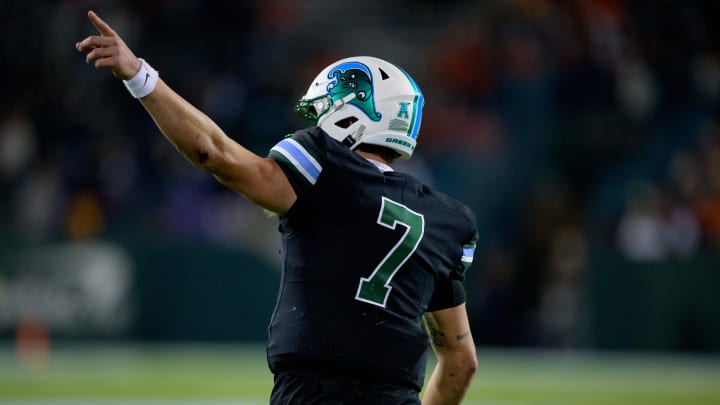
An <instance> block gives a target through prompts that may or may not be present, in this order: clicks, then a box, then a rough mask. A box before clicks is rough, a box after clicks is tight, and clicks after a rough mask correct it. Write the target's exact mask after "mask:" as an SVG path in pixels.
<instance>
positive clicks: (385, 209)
mask: <svg viewBox="0 0 720 405" xmlns="http://www.w3.org/2000/svg"><path fill="white" fill-rule="evenodd" d="M377 223H378V224H379V225H381V226H384V227H386V228H390V229H393V230H394V229H395V228H396V227H397V226H398V224H400V225H401V226H403V227H405V233H403V235H402V237H400V240H399V241H398V242H397V243H396V244H395V246H393V247H392V249H390V251H389V252H388V253H387V254H386V255H385V257H384V258H383V259H382V261H381V262H380V264H378V265H377V267H375V270H374V271H373V272H372V274H370V276H369V277H367V278H366V277H361V278H360V285H359V286H358V289H357V293H356V294H355V299H356V300H358V301H362V302H367V303H368V304H373V305H377V306H380V307H383V308H384V307H385V304H386V303H387V299H388V296H389V295H390V290H392V287H391V286H390V281H391V280H392V278H393V277H394V276H395V273H397V271H398V270H399V269H400V267H402V265H403V264H405V262H406V261H407V260H408V258H410V255H412V254H413V253H414V252H415V250H416V249H417V247H418V245H419V244H420V240H422V237H423V234H424V233H425V217H424V216H423V215H422V214H419V213H417V212H415V211H413V210H411V209H410V208H408V207H406V206H404V205H402V204H400V203H398V202H395V201H393V200H391V199H389V198H387V197H383V198H382V204H381V205H380V213H379V214H378V219H377Z"/></svg>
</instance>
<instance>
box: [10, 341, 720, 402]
mask: <svg viewBox="0 0 720 405" xmlns="http://www.w3.org/2000/svg"><path fill="white" fill-rule="evenodd" d="M478 358H479V362H480V369H479V370H478V373H477V375H476V377H475V379H474V381H473V384H472V388H471V390H470V392H469V394H468V397H467V400H466V401H465V403H466V404H475V405H520V404H526V405H532V404H555V405H561V404H566V405H570V404H633V405H634V404H655V405H661V404H681V405H706V404H707V405H711V404H712V405H718V404H720V358H718V357H707V356H705V357H703V356H693V357H688V356H682V357H679V356H674V357H673V356H651V355H627V354H625V355H618V354H604V355H600V354H593V353H588V354H577V353H575V354H571V353H560V352H528V351H507V352H499V351H480V352H479V354H478ZM271 382H272V379H271V376H270V374H269V372H268V371H267V367H266V365H265V357H264V352H263V349H262V347H260V346H167V345H163V346H138V347H132V346H127V347H117V346H112V347H108V346H90V347H87V346H85V347H73V348H63V349H54V350H53V351H52V352H51V353H50V355H49V357H48V359H47V361H45V362H42V361H41V362H36V363H33V362H30V363H27V364H24V363H23V362H21V361H19V360H18V356H16V354H15V352H14V351H13V350H12V348H11V347H8V346H6V347H4V348H2V349H0V404H3V405H16V404H17V405H20V404H23V405H57V404H63V405H65V404H83V405H86V404H112V405H145V404H153V405H199V404H210V405H226V404H237V405H255V404H263V403H267V398H268V395H269V392H270V388H271Z"/></svg>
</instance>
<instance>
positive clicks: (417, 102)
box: [398, 66, 425, 139]
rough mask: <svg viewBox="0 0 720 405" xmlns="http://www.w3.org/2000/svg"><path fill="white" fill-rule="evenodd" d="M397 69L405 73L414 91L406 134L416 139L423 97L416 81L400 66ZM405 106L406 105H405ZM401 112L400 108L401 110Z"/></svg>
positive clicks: (420, 119)
mask: <svg viewBox="0 0 720 405" xmlns="http://www.w3.org/2000/svg"><path fill="white" fill-rule="evenodd" d="M398 69H400V71H401V72H403V74H404V75H405V77H406V78H407V79H408V81H409V82H410V84H411V85H412V87H413V90H414V91H415V97H414V98H413V102H412V104H413V108H412V117H410V123H409V125H408V128H407V136H409V137H410V138H412V139H417V136H418V132H419V131H420V123H421V122H422V109H423V105H424V104H425V97H424V96H423V94H422V92H421V91H420V88H419V87H418V85H417V83H415V80H413V78H412V77H410V75H409V74H408V73H407V72H406V71H405V70H404V69H402V68H401V67H399V66H398ZM406 108H407V106H406ZM401 112H402V110H401ZM398 116H400V113H398Z"/></svg>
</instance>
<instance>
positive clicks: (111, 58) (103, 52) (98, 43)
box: [75, 11, 140, 80]
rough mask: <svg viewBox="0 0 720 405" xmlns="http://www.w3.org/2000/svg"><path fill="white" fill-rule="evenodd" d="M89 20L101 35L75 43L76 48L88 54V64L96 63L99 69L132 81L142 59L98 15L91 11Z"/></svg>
mask: <svg viewBox="0 0 720 405" xmlns="http://www.w3.org/2000/svg"><path fill="white" fill-rule="evenodd" d="M88 18H89V19H90V22H91V23H92V24H93V25H94V26H95V29H97V30H98V32H99V33H100V35H91V36H89V37H87V38H85V39H83V40H82V41H80V42H77V43H75V48H76V49H77V50H78V51H80V52H85V53H87V56H86V57H85V61H86V62H87V63H93V62H94V63H95V67H97V68H101V67H104V68H110V69H111V70H112V73H113V75H115V77H117V78H119V79H122V80H128V79H132V78H133V77H134V76H135V75H136V74H137V72H138V71H139V70H140V59H138V57H137V56H135V54H134V53H133V52H132V51H131V50H130V48H128V46H127V45H126V44H125V41H123V40H122V38H120V36H119V35H118V34H117V32H115V31H114V30H113V29H112V28H110V26H109V25H108V24H107V23H106V22H105V21H103V20H102V19H101V18H100V17H98V15H97V14H95V13H94V12H93V11H89V12H88Z"/></svg>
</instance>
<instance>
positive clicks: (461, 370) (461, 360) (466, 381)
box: [453, 351, 478, 388]
mask: <svg viewBox="0 0 720 405" xmlns="http://www.w3.org/2000/svg"><path fill="white" fill-rule="evenodd" d="M453 369H454V370H455V373H456V376H457V382H458V385H460V386H461V387H463V388H467V387H468V386H469V385H470V381H471V380H472V378H473V376H475V373H476V372H477V369H478V360H477V357H476V356H475V353H474V351H468V352H467V353H463V354H462V355H461V356H459V357H457V358H456V359H455V364H454V367H453Z"/></svg>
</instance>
